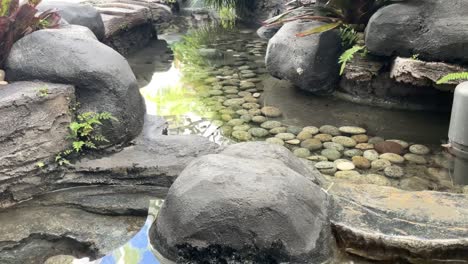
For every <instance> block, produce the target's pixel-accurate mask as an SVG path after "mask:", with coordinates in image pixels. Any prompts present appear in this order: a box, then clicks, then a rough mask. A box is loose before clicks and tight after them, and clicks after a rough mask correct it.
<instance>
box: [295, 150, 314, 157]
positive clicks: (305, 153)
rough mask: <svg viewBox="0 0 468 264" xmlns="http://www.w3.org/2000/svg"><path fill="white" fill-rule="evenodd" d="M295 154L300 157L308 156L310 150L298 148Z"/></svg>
mask: <svg viewBox="0 0 468 264" xmlns="http://www.w3.org/2000/svg"><path fill="white" fill-rule="evenodd" d="M293 153H294V155H296V157H299V158H307V157H309V156H310V150H308V149H306V148H298V149H295V150H294V152H293Z"/></svg>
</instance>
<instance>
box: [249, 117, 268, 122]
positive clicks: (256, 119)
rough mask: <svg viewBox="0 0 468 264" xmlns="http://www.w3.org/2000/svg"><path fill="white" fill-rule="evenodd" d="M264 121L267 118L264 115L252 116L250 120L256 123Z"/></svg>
mask: <svg viewBox="0 0 468 264" xmlns="http://www.w3.org/2000/svg"><path fill="white" fill-rule="evenodd" d="M266 121H267V118H266V117H264V116H254V117H252V122H254V123H257V124H261V123H265V122H266Z"/></svg>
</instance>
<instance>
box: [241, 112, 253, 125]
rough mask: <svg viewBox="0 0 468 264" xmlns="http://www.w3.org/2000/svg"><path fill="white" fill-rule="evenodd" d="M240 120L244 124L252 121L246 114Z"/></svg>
mask: <svg viewBox="0 0 468 264" xmlns="http://www.w3.org/2000/svg"><path fill="white" fill-rule="evenodd" d="M240 119H242V120H244V121H245V122H247V123H248V122H250V121H252V116H251V115H249V114H246V115H241V117H240Z"/></svg>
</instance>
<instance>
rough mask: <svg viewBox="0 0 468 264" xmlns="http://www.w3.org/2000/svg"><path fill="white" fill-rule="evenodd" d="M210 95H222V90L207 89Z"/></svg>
mask: <svg viewBox="0 0 468 264" xmlns="http://www.w3.org/2000/svg"><path fill="white" fill-rule="evenodd" d="M209 93H210V95H222V94H223V91H221V90H211V91H209Z"/></svg>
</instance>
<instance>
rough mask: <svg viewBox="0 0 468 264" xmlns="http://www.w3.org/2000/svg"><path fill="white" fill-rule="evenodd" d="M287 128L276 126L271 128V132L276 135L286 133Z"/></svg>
mask: <svg viewBox="0 0 468 264" xmlns="http://www.w3.org/2000/svg"><path fill="white" fill-rule="evenodd" d="M286 130H287V129H286V128H285V127H275V128H272V129H270V134H273V135H276V134H280V133H285V132H286Z"/></svg>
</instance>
